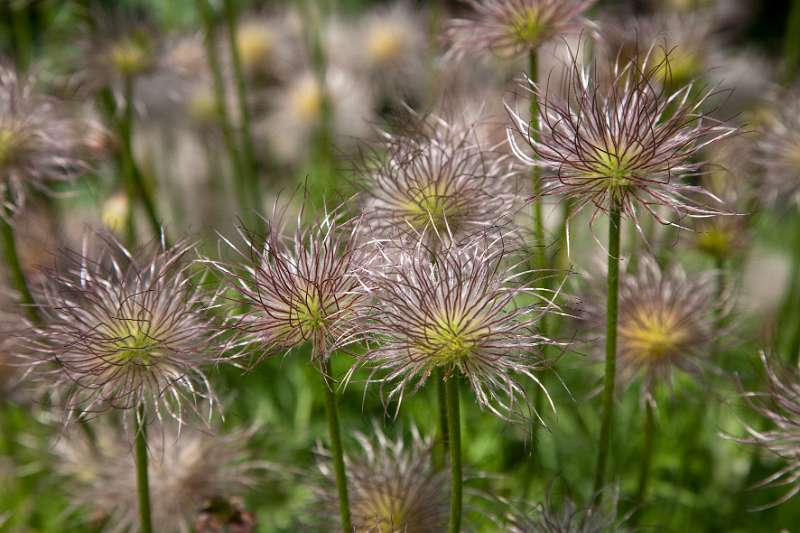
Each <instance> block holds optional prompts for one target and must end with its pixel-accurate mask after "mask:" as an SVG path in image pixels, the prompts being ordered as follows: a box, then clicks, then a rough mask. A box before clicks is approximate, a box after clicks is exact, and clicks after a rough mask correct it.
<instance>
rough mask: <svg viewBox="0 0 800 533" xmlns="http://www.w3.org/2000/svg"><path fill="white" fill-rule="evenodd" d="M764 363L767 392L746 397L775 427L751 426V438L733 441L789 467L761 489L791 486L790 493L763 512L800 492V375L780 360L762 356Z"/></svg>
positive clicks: (748, 431)
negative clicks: (770, 454) (781, 461)
mask: <svg viewBox="0 0 800 533" xmlns="http://www.w3.org/2000/svg"><path fill="white" fill-rule="evenodd" d="M761 360H762V362H763V364H764V369H765V370H766V373H767V378H768V390H767V391H766V392H748V393H745V394H744V396H745V398H746V399H747V401H748V403H749V405H750V408H751V409H753V411H755V412H756V413H757V414H758V415H760V416H761V417H763V418H764V419H766V420H767V421H769V422H770V423H771V425H772V428H771V429H769V430H762V429H761V428H760V427H755V428H754V427H750V426H747V428H746V429H747V433H748V436H747V437H743V438H736V437H730V438H732V439H733V440H736V441H738V442H741V443H744V444H751V445H754V446H759V447H761V448H763V449H765V450H767V451H769V452H771V453H772V454H774V455H775V456H777V457H778V458H780V459H782V460H783V461H784V462H785V463H786V464H785V466H783V467H782V468H780V469H779V470H778V471H777V472H775V473H774V474H772V475H770V476H769V477H767V478H766V479H764V480H763V481H761V482H760V483H759V484H758V485H757V486H759V487H771V486H780V487H784V486H786V487H790V490H789V492H787V493H786V494H785V495H783V496H782V497H781V498H779V499H778V500H777V501H775V502H773V503H772V504H769V505H766V506H765V507H762V508H760V509H753V511H756V510H763V509H764V508H768V507H772V506H775V505H780V504H782V503H784V502H786V501H788V500H790V499H791V498H793V497H794V496H795V495H796V494H797V493H798V492H800V401H798V398H800V374H798V370H797V368H796V367H795V368H781V367H780V364H779V363H778V362H777V361H773V360H770V358H768V357H767V356H766V354H763V353H762V354H761Z"/></svg>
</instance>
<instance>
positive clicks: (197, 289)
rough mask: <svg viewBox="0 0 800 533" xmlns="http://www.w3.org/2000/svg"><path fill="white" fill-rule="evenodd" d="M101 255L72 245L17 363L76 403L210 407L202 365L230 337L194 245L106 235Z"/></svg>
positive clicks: (178, 412)
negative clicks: (131, 245) (142, 242)
mask: <svg viewBox="0 0 800 533" xmlns="http://www.w3.org/2000/svg"><path fill="white" fill-rule="evenodd" d="M100 240H101V242H100V251H99V252H98V253H97V254H96V255H95V254H92V255H91V256H90V254H89V253H88V252H87V251H86V250H85V248H86V247H87V246H88V243H85V245H84V251H82V252H80V253H78V252H74V251H71V250H65V251H64V252H63V254H62V256H61V258H60V260H59V261H60V265H59V266H57V267H56V268H55V269H53V270H49V271H47V278H46V281H45V283H44V285H43V287H42V289H41V294H40V295H38V298H37V301H38V302H39V310H40V313H41V315H42V318H43V320H42V325H41V326H36V327H34V326H32V325H31V326H29V328H33V335H28V336H27V337H28V338H27V341H26V345H27V347H28V349H29V350H30V351H31V354H29V355H28V354H23V355H21V357H20V365H21V366H23V367H24V368H27V369H29V370H32V371H33V370H35V372H33V375H34V377H36V378H38V381H40V383H41V384H42V385H43V387H45V388H46V389H47V390H48V391H50V390H51V389H54V390H55V393H56V395H57V397H59V399H60V400H61V401H63V403H64V404H65V406H66V408H67V409H68V411H69V413H70V414H71V415H72V414H76V415H77V416H90V415H91V414H93V413H97V412H102V411H105V410H107V409H122V410H126V411H128V412H129V413H130V412H132V411H134V410H135V409H136V408H138V407H143V408H145V409H146V414H147V416H153V415H155V416H156V417H157V418H162V416H163V415H165V414H167V415H169V416H171V417H174V418H176V419H179V420H183V411H184V410H185V409H184V408H185V407H190V408H191V409H192V410H196V409H197V405H198V401H199V399H205V400H208V402H209V403H208V404H207V405H208V407H209V408H210V407H213V405H214V403H213V402H214V396H213V393H212V391H211V388H210V384H209V382H208V380H207V378H206V376H205V374H204V366H206V365H209V364H214V363H216V362H218V361H220V359H221V358H222V356H223V353H224V352H225V350H226V348H227V347H228V342H227V341H226V340H224V339H223V338H222V332H223V328H222V327H221V325H220V324H219V323H218V321H217V319H216V318H214V317H213V316H212V314H211V312H210V310H211V309H212V308H213V307H215V306H216V302H215V299H216V295H215V294H213V293H210V292H209V291H208V290H207V287H205V286H204V281H203V278H202V276H199V275H197V274H196V273H195V272H193V268H194V267H193V265H192V263H191V262H189V261H188V259H189V258H190V255H191V254H192V252H193V250H194V248H193V246H192V245H191V244H187V243H185V242H183V243H179V244H177V245H175V246H173V247H166V246H165V245H164V244H163V243H153V244H151V245H150V246H147V247H143V248H141V249H139V250H135V251H133V252H131V251H129V250H127V249H126V248H125V247H124V246H123V245H122V244H120V243H119V242H117V241H116V240H114V239H113V238H111V237H102V238H101V239H100Z"/></svg>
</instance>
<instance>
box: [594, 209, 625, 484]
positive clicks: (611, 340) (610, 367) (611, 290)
mask: <svg viewBox="0 0 800 533" xmlns="http://www.w3.org/2000/svg"><path fill="white" fill-rule="evenodd" d="M611 202H612V205H611V210H610V212H609V216H608V295H607V304H606V305H607V307H606V367H605V380H604V383H603V418H602V425H601V427H600V442H599V446H598V451H597V469H596V471H595V477H594V492H595V494H596V495H597V498H598V499H600V498H601V497H602V492H601V489H602V488H603V486H604V485H605V481H606V462H607V461H608V449H609V445H610V441H611V430H612V426H613V423H614V381H615V377H616V371H617V299H618V297H619V238H620V206H619V204H618V203H617V200H615V199H612V201H611Z"/></svg>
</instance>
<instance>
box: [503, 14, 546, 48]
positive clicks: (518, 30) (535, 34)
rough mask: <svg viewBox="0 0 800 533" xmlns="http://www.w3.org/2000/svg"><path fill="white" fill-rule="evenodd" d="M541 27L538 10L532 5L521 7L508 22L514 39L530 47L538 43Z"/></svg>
mask: <svg viewBox="0 0 800 533" xmlns="http://www.w3.org/2000/svg"><path fill="white" fill-rule="evenodd" d="M543 29H544V27H543V24H542V20H541V17H540V14H539V10H538V9H536V8H534V7H528V8H525V9H523V10H522V11H521V12H520V13H518V14H517V15H516V16H515V17H514V18H513V19H512V21H511V24H510V32H511V36H512V37H513V38H514V40H515V41H516V42H517V43H519V44H523V45H527V46H530V47H533V46H536V45H538V44H539V39H540V38H541V36H542V32H543Z"/></svg>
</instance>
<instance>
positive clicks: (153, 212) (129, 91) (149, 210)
mask: <svg viewBox="0 0 800 533" xmlns="http://www.w3.org/2000/svg"><path fill="white" fill-rule="evenodd" d="M133 90H134V79H133V78H132V77H130V76H127V77H126V78H125V89H124V91H125V92H124V98H125V101H124V103H123V105H124V108H123V110H122V116H121V117H120V119H119V124H118V128H119V135H120V141H121V144H122V157H123V165H124V174H125V177H126V179H127V180H129V187H130V189H129V190H130V191H133V192H135V193H136V196H137V197H138V199H139V201H140V202H141V203H142V207H144V210H145V213H146V214H147V220H148V221H149V222H150V227H151V228H152V231H153V235H155V236H156V237H159V236H160V235H161V232H162V231H163V227H164V226H163V225H162V223H161V219H160V217H159V216H158V210H157V208H156V202H155V199H154V198H153V195H152V194H151V192H150V189H149V187H148V186H147V184H146V183H145V182H144V176H143V175H142V172H141V170H140V169H139V167H138V165H137V164H136V158H135V157H134V155H133V117H134V113H133ZM131 201H133V198H131Z"/></svg>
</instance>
